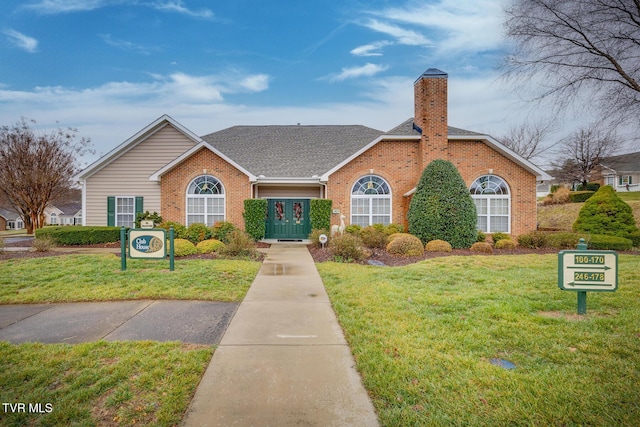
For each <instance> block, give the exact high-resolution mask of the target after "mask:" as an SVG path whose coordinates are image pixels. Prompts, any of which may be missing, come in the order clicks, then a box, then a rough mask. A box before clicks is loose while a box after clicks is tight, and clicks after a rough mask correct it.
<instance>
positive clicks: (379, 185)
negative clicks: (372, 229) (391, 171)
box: [351, 175, 391, 227]
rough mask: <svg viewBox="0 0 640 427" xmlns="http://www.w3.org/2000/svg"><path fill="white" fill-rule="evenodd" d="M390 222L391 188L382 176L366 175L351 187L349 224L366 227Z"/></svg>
mask: <svg viewBox="0 0 640 427" xmlns="http://www.w3.org/2000/svg"><path fill="white" fill-rule="evenodd" d="M390 223H391V189H390V187H389V184H388V183H387V181H385V180H384V178H382V177H379V176H377V175H366V176H363V177H362V178H360V179H359V180H358V181H357V182H356V183H355V184H354V185H353V188H352V189H351V224H355V225H359V226H361V227H366V226H369V225H373V224H384V225H388V224H390Z"/></svg>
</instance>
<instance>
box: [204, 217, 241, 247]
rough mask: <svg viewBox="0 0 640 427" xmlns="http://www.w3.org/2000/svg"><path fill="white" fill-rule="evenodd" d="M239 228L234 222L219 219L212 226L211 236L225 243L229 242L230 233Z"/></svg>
mask: <svg viewBox="0 0 640 427" xmlns="http://www.w3.org/2000/svg"><path fill="white" fill-rule="evenodd" d="M237 230H239V228H238V227H236V226H235V225H234V224H233V223H231V222H228V221H218V222H216V223H215V224H213V226H211V238H212V239H216V240H220V241H221V242H223V243H224V244H228V243H229V235H230V234H231V233H233V232H234V231H237Z"/></svg>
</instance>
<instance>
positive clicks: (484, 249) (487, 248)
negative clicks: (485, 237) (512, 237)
mask: <svg viewBox="0 0 640 427" xmlns="http://www.w3.org/2000/svg"><path fill="white" fill-rule="evenodd" d="M470 249H471V250H472V251H473V252H480V253H483V254H492V253H493V246H491V244H490V243H487V242H476V243H474V244H473V245H471V248H470Z"/></svg>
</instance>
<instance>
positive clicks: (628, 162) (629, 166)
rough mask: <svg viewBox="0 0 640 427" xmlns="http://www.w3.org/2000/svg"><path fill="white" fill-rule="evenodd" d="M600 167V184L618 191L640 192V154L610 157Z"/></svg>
mask: <svg viewBox="0 0 640 427" xmlns="http://www.w3.org/2000/svg"><path fill="white" fill-rule="evenodd" d="M600 166H601V171H600V174H601V175H602V179H601V181H600V184H602V185H610V186H612V187H613V188H615V189H616V190H617V191H640V185H639V184H640V152H637V153H629V154H621V155H619V156H613V157H608V158H606V159H603V160H602V161H601V162H600Z"/></svg>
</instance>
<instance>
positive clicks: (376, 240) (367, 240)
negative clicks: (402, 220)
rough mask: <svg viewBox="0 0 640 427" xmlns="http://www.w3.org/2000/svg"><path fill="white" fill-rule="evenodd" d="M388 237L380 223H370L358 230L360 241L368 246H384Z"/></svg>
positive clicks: (381, 247)
mask: <svg viewBox="0 0 640 427" xmlns="http://www.w3.org/2000/svg"><path fill="white" fill-rule="evenodd" d="M388 237H389V235H388V234H387V233H385V227H384V225H382V224H374V225H370V226H368V227H365V228H363V229H362V230H361V231H360V238H361V239H362V243H363V244H364V245H365V246H366V247H368V248H380V249H383V248H385V247H386V246H387V238H388Z"/></svg>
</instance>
